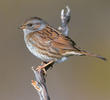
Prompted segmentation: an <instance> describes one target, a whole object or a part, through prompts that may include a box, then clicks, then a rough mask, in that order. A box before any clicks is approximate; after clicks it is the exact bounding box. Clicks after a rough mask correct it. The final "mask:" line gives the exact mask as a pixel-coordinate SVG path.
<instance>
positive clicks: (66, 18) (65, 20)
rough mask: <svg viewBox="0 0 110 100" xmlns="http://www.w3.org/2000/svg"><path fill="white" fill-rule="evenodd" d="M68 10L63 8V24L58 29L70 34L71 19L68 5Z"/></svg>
mask: <svg viewBox="0 0 110 100" xmlns="http://www.w3.org/2000/svg"><path fill="white" fill-rule="evenodd" d="M66 10H67V11H66V12H65V10H64V9H62V10H61V26H59V28H58V30H60V31H61V32H62V33H63V34H64V35H66V36H68V31H69V28H68V23H69V21H70V17H71V16H70V12H71V11H70V8H69V7H68V6H66Z"/></svg>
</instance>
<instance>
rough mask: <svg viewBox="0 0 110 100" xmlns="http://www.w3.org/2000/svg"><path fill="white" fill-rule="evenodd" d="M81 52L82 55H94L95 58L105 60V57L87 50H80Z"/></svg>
mask: <svg viewBox="0 0 110 100" xmlns="http://www.w3.org/2000/svg"><path fill="white" fill-rule="evenodd" d="M81 54H82V55H85V56H92V57H96V58H99V59H101V60H104V61H106V60H107V59H106V58H105V57H102V56H99V55H97V54H92V53H89V52H86V51H81Z"/></svg>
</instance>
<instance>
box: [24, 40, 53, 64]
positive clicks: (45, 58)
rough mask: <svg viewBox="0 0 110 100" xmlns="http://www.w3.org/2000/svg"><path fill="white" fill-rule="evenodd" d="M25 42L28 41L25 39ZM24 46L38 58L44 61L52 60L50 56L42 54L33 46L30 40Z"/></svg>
mask: <svg viewBox="0 0 110 100" xmlns="http://www.w3.org/2000/svg"><path fill="white" fill-rule="evenodd" d="M26 42H28V41H26ZM26 46H27V48H28V49H29V51H30V52H31V53H32V54H33V55H34V56H36V57H37V58H39V59H41V60H43V61H46V62H48V61H51V60H53V58H52V57H48V56H46V55H44V54H42V53H41V51H40V50H39V49H38V48H36V47H34V46H33V45H32V44H31V43H30V42H28V43H26Z"/></svg>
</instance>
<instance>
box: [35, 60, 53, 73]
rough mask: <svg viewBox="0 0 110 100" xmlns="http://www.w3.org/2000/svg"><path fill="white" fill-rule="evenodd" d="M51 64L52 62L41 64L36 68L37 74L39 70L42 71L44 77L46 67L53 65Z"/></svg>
mask: <svg viewBox="0 0 110 100" xmlns="http://www.w3.org/2000/svg"><path fill="white" fill-rule="evenodd" d="M53 63H54V61H49V62H48V63H45V62H42V63H41V65H40V66H38V67H37V68H36V70H37V71H39V72H40V71H41V70H43V72H44V74H45V75H46V73H47V72H46V67H47V66H49V65H51V64H53Z"/></svg>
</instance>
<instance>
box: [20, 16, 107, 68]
mask: <svg viewBox="0 0 110 100" xmlns="http://www.w3.org/2000/svg"><path fill="white" fill-rule="evenodd" d="M20 29H21V30H23V33H24V41H25V44H26V47H27V48H28V49H29V51H30V52H31V53H32V54H33V55H34V56H36V57H37V58H39V59H41V60H42V61H43V65H42V66H39V67H38V68H37V69H39V70H41V69H44V68H46V66H48V65H50V64H52V63H61V62H64V61H65V60H67V59H68V57H69V56H74V55H76V56H93V57H96V58H99V59H101V60H104V61H106V60H107V59H106V58H105V57H102V56H99V55H97V54H92V53H89V52H88V51H85V50H83V49H81V48H79V47H78V46H77V44H76V43H75V42H74V41H73V40H72V39H71V38H70V37H69V36H66V35H64V34H63V33H62V32H60V31H59V30H58V29H56V28H54V27H52V26H51V25H49V24H48V23H47V22H46V21H44V20H43V19H42V18H40V17H31V18H29V19H27V20H25V21H24V23H23V24H22V25H21V26H20Z"/></svg>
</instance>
